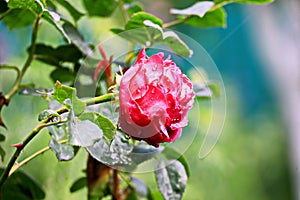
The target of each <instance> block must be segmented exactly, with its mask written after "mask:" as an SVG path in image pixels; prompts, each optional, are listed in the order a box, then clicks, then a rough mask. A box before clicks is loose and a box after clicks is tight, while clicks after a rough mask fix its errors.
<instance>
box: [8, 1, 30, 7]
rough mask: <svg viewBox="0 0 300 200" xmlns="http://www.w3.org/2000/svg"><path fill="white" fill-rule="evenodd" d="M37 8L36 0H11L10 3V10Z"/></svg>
mask: <svg viewBox="0 0 300 200" xmlns="http://www.w3.org/2000/svg"><path fill="white" fill-rule="evenodd" d="M35 6H36V4H35V0H10V1H9V2H8V7H9V8H24V9H31V8H34V7H35Z"/></svg>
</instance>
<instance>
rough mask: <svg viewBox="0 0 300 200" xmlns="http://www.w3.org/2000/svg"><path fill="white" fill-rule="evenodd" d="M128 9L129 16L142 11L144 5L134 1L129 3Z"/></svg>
mask: <svg viewBox="0 0 300 200" xmlns="http://www.w3.org/2000/svg"><path fill="white" fill-rule="evenodd" d="M126 11H127V13H128V15H129V16H132V15H133V14H135V13H137V12H141V11H143V6H142V4H140V3H137V2H135V3H132V4H128V5H127V8H126Z"/></svg>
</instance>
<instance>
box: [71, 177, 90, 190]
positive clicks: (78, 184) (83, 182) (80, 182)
mask: <svg viewBox="0 0 300 200" xmlns="http://www.w3.org/2000/svg"><path fill="white" fill-rule="evenodd" d="M86 186H87V178H86V177H82V178H79V179H77V180H76V181H75V182H74V183H73V184H72V186H71V188H70V192H71V193H73V192H77V191H78V190H81V189H83V188H84V187H86Z"/></svg>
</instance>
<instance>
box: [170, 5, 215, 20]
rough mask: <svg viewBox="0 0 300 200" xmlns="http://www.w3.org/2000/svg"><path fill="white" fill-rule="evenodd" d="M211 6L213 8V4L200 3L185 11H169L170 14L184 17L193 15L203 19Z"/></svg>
mask: <svg viewBox="0 0 300 200" xmlns="http://www.w3.org/2000/svg"><path fill="white" fill-rule="evenodd" d="M213 6H214V2H211V1H201V2H197V3H195V4H194V5H192V6H191V7H188V8H185V9H181V10H179V9H174V8H173V9H171V10H170V13H171V14H176V15H184V16H188V15H195V16H198V17H203V16H204V15H205V14H206V13H207V11H209V10H210V9H211V8H212V7H213Z"/></svg>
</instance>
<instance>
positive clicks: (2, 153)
mask: <svg viewBox="0 0 300 200" xmlns="http://www.w3.org/2000/svg"><path fill="white" fill-rule="evenodd" d="M5 154H6V153H5V150H4V149H3V147H2V146H0V157H1V161H2V162H4V158H5Z"/></svg>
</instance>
